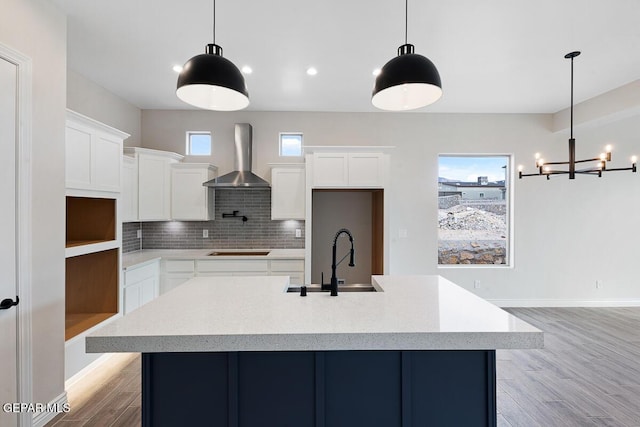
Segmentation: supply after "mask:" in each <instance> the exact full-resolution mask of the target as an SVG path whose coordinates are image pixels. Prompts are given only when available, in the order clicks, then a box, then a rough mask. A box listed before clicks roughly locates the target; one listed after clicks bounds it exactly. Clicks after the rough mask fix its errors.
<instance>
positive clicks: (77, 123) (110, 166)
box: [65, 110, 129, 193]
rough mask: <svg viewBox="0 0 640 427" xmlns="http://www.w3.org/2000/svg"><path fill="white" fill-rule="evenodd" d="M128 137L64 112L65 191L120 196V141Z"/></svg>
mask: <svg viewBox="0 0 640 427" xmlns="http://www.w3.org/2000/svg"><path fill="white" fill-rule="evenodd" d="M128 137H129V135H128V134H126V133H124V132H121V131H119V130H117V129H114V128H112V127H110V126H107V125H105V124H103V123H100V122H98V121H96V120H93V119H90V118H89V117H86V116H83V115H82V114H78V113H76V112H74V111H71V110H67V124H66V137H65V141H66V150H65V161H66V165H65V171H66V187H67V188H70V189H78V190H95V191H108V192H114V193H119V192H120V191H121V174H120V171H121V165H122V163H121V161H122V145H123V141H124V140H125V139H126V138H128Z"/></svg>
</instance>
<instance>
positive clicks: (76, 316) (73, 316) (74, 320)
mask: <svg viewBox="0 0 640 427" xmlns="http://www.w3.org/2000/svg"><path fill="white" fill-rule="evenodd" d="M116 314H118V313H67V315H66V320H65V331H64V339H65V341H68V340H70V339H71V338H73V337H75V336H77V335H80V334H81V333H83V332H84V331H86V330H88V329H90V328H92V327H94V326H95V325H97V324H99V323H101V322H104V321H105V320H107V319H108V318H110V317H112V316H115V315H116Z"/></svg>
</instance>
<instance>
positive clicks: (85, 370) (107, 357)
mask: <svg viewBox="0 0 640 427" xmlns="http://www.w3.org/2000/svg"><path fill="white" fill-rule="evenodd" d="M114 356H115V354H114V353H104V354H101V355H100V356H98V358H97V359H96V360H94V361H93V362H91V363H89V364H88V365H87V366H85V367H84V368H82V369H80V370H79V371H78V372H76V373H75V374H74V375H72V376H71V377H70V378H69V379H68V380H66V381H65V382H64V388H65V389H68V388H69V387H71V386H73V385H74V384H75V383H77V382H78V381H81V380H82V379H83V378H84V377H85V376H86V375H87V374H90V373H91V372H93V371H94V370H96V369H98V368H99V367H100V366H101V365H103V364H105V363H106V362H108V361H109V360H110V359H112V358H113V357H114Z"/></svg>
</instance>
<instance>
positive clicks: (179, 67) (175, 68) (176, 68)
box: [173, 65, 182, 73]
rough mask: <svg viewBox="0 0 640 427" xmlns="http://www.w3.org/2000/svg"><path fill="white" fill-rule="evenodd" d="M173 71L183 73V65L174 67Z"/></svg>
mask: <svg viewBox="0 0 640 427" xmlns="http://www.w3.org/2000/svg"><path fill="white" fill-rule="evenodd" d="M173 71H175V72H176V73H181V72H182V65H174V66H173Z"/></svg>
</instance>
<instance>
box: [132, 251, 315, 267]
mask: <svg viewBox="0 0 640 427" xmlns="http://www.w3.org/2000/svg"><path fill="white" fill-rule="evenodd" d="M220 251H223V252H263V251H264V252H266V251H269V254H268V255H225V256H210V255H209V254H210V253H211V252H220ZM161 258H170V259H304V249H143V250H140V251H135V252H127V253H126V254H123V255H122V268H123V269H125V270H126V269H127V268H131V267H136V266H138V265H140V264H144V263H147V262H150V261H154V260H158V259H161Z"/></svg>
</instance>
